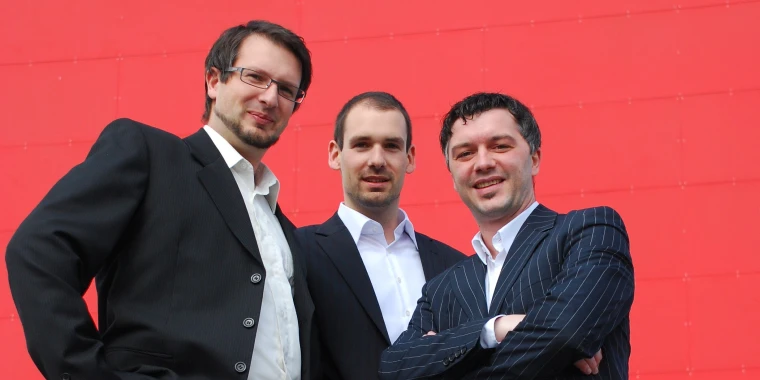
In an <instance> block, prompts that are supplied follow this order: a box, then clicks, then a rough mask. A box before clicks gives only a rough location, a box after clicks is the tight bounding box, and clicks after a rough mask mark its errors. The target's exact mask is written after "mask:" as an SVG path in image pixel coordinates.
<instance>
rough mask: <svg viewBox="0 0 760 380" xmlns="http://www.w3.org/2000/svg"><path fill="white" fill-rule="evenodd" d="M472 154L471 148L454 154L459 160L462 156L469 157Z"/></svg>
mask: <svg viewBox="0 0 760 380" xmlns="http://www.w3.org/2000/svg"><path fill="white" fill-rule="evenodd" d="M471 155H472V152H471V151H469V150H463V151H461V152H459V153H457V154H456V156H454V158H456V159H457V160H459V159H462V158H467V157H469V156H471Z"/></svg>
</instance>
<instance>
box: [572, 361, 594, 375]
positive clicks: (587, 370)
mask: <svg viewBox="0 0 760 380" xmlns="http://www.w3.org/2000/svg"><path fill="white" fill-rule="evenodd" d="M575 367H576V368H578V369H579V370H581V372H583V373H585V374H586V375H590V374H591V367H589V366H588V363H587V362H586V359H581V360H578V361H577V362H575Z"/></svg>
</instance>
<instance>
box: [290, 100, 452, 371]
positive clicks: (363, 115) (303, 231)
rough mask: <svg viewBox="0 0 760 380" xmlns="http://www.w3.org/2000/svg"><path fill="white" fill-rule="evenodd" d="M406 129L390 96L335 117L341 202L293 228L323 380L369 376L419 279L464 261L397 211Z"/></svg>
mask: <svg viewBox="0 0 760 380" xmlns="http://www.w3.org/2000/svg"><path fill="white" fill-rule="evenodd" d="M411 128H412V126H411V123H410V120H409V115H408V114H407V112H406V110H405V109H404V106H403V105H402V104H401V103H400V102H399V101H398V100H397V99H396V98H395V97H393V96H392V95H390V94H388V93H384V92H368V93H364V94H360V95H357V96H355V97H354V98H352V99H351V100H350V101H349V102H348V103H346V105H345V106H343V109H342V110H341V111H340V113H339V114H338V117H337V121H336V123H335V130H334V139H333V140H332V141H330V144H329V164H330V167H331V168H333V169H336V170H340V172H341V176H342V178H343V195H344V201H343V203H341V204H340V206H339V209H338V212H336V213H335V214H334V215H333V216H332V217H331V218H330V219H328V220H327V221H326V222H325V223H323V224H321V225H317V226H309V227H305V228H300V229H298V231H297V235H298V237H299V240H301V242H302V244H303V246H304V254H305V256H306V262H307V268H308V273H309V276H308V284H309V290H310V291H311V295H312V297H313V299H314V307H315V312H314V318H315V320H316V322H317V326H318V328H319V333H320V339H321V342H322V345H321V347H322V349H321V364H322V372H323V377H324V378H327V379H346V380H354V379H363V380H364V379H373V378H375V379H376V378H377V370H378V364H379V361H380V354H381V353H382V351H383V349H385V348H387V347H388V346H390V344H391V343H393V341H394V340H395V339H396V338H397V337H398V335H399V334H401V332H402V331H404V330H405V329H406V327H407V324H408V323H409V318H410V317H411V313H412V311H413V310H414V308H415V306H416V304H417V300H418V299H419V297H420V289H421V288H422V285H423V284H424V283H425V281H427V280H428V279H431V278H433V277H434V276H435V275H437V274H438V273H441V272H442V271H444V270H445V269H446V268H448V267H450V266H451V265H453V264H455V263H456V262H458V261H460V260H462V259H464V258H465V256H464V255H462V254H461V253H460V252H458V251H456V250H454V249H453V248H451V247H449V246H447V245H445V244H443V243H441V242H438V241H436V240H433V239H431V238H429V237H427V236H425V235H423V234H421V233H419V232H416V231H414V227H413V226H412V223H411V222H410V221H409V219H408V218H407V216H406V213H405V212H404V211H403V210H401V209H400V208H399V196H400V193H401V188H402V186H403V184H404V176H405V174H408V173H411V172H412V171H413V170H414V166H415V160H414V159H415V148H414V145H412V129H411Z"/></svg>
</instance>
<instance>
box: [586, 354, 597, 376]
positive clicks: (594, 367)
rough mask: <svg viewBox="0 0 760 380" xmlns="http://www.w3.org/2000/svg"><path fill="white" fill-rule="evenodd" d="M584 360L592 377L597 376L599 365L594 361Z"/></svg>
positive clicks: (590, 359) (591, 359)
mask: <svg viewBox="0 0 760 380" xmlns="http://www.w3.org/2000/svg"><path fill="white" fill-rule="evenodd" d="M585 360H586V363H587V364H588V366H589V368H591V373H593V374H594V375H596V374H598V373H599V363H597V362H596V359H594V358H589V359H585Z"/></svg>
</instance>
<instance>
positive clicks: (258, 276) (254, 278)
mask: <svg viewBox="0 0 760 380" xmlns="http://www.w3.org/2000/svg"><path fill="white" fill-rule="evenodd" d="M251 282H252V283H254V284H258V283H259V282H261V274H260V273H254V274H253V275H252V276H251Z"/></svg>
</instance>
